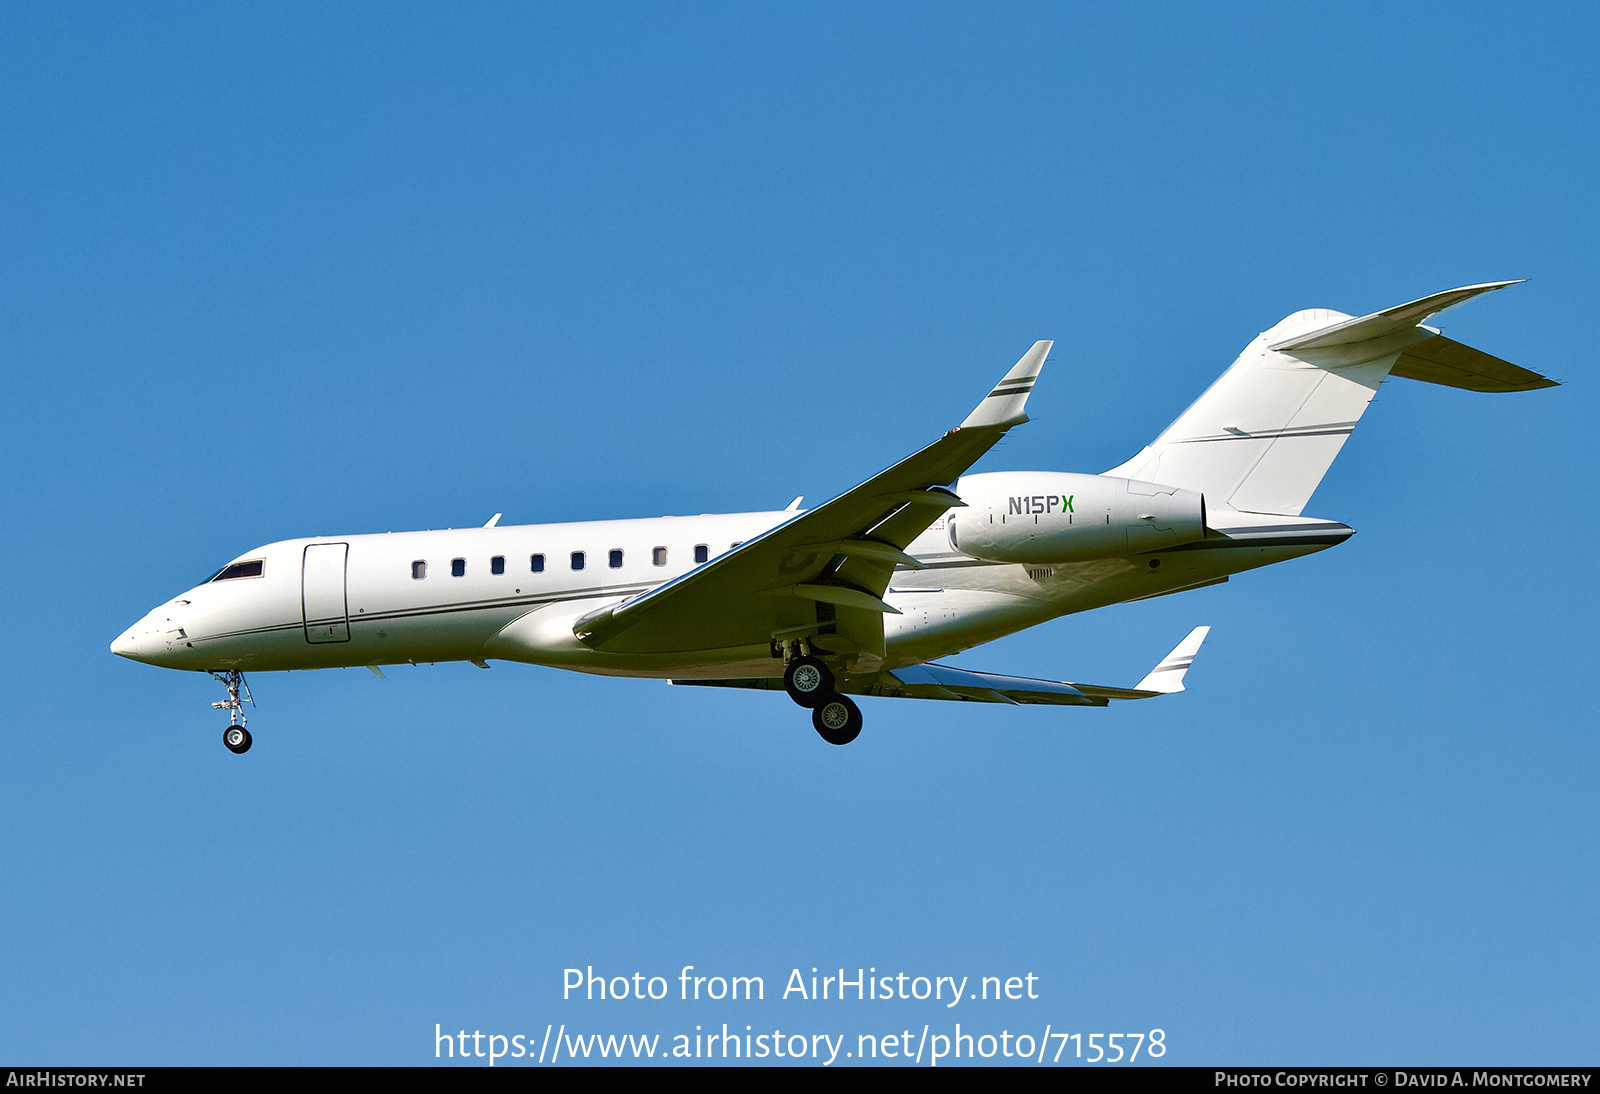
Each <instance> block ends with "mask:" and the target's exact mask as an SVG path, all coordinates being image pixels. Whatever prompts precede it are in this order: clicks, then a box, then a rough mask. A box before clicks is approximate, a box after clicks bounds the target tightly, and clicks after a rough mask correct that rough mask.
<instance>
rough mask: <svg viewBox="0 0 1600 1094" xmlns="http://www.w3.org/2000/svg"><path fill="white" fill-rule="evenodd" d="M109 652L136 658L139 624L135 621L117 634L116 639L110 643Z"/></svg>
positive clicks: (137, 653) (137, 654)
mask: <svg viewBox="0 0 1600 1094" xmlns="http://www.w3.org/2000/svg"><path fill="white" fill-rule="evenodd" d="M111 652H112V653H114V654H116V655H117V656H118V657H132V658H137V657H138V656H139V625H138V624H137V623H136V624H134V625H133V626H131V627H129V628H128V629H127V630H125V631H123V632H122V633H121V634H119V635H118V636H117V640H116V641H115V642H113V643H111Z"/></svg>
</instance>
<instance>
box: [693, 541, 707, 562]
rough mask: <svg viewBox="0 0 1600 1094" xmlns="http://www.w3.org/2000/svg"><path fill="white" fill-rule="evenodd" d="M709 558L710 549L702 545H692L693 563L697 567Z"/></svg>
mask: <svg viewBox="0 0 1600 1094" xmlns="http://www.w3.org/2000/svg"><path fill="white" fill-rule="evenodd" d="M710 557H711V548H709V547H707V546H706V545H705V544H704V543H696V544H695V545H694V561H695V564H696V565H698V564H699V563H702V562H704V561H705V560H706V559H708V558H710Z"/></svg>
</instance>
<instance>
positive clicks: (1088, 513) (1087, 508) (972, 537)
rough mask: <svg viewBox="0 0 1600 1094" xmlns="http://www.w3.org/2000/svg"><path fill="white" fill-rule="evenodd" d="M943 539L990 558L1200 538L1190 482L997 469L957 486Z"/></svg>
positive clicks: (1104, 553)
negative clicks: (1184, 485) (956, 502)
mask: <svg viewBox="0 0 1600 1094" xmlns="http://www.w3.org/2000/svg"><path fill="white" fill-rule="evenodd" d="M956 493H957V494H959V495H960V496H961V500H962V501H964V502H966V503H967V507H966V508H965V509H954V510H951V513H950V518H949V520H948V524H947V527H948V528H949V529H950V545H951V546H952V547H954V548H955V549H956V550H958V551H961V552H964V553H965V554H968V555H971V556H972V557H974V558H981V559H985V560H987V561H990V562H1025V563H1051V562H1079V561H1083V560H1087V559H1095V558H1122V557H1126V556H1128V555H1138V554H1146V553H1148V552H1151V551H1160V550H1164V549H1166V548H1169V547H1178V546H1181V545H1183V544H1185V543H1194V542H1196V541H1198V540H1200V539H1203V538H1205V534H1206V499H1205V496H1204V495H1203V494H1199V493H1196V492H1195V491H1193V490H1180V489H1179V488H1177V487H1175V486H1160V485H1157V484H1156V483H1153V482H1140V481H1138V480H1136V479H1116V478H1111V477H1109V476H1106V475H1074V474H1070V473H1067V472H1060V471H996V472H991V473H988V474H982V475H967V476H965V477H963V478H962V479H961V481H960V483H958V484H957V486H956Z"/></svg>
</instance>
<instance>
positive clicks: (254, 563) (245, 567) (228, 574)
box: [211, 558, 266, 581]
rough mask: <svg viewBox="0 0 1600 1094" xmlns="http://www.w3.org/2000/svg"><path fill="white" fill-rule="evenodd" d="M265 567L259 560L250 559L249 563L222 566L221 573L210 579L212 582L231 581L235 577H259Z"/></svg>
mask: <svg viewBox="0 0 1600 1094" xmlns="http://www.w3.org/2000/svg"><path fill="white" fill-rule="evenodd" d="M265 565H266V563H265V562H263V561H262V560H261V559H259V558H256V559H251V560H250V561H249V562H235V563H234V564H233V565H232V566H224V567H223V568H222V571H221V572H220V573H219V574H217V576H216V577H214V578H212V579H211V580H212V581H232V580H233V579H234V578H236V577H260V576H261V573H262V569H263V567H264V566H265Z"/></svg>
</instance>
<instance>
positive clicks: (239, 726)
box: [211, 669, 256, 756]
mask: <svg viewBox="0 0 1600 1094" xmlns="http://www.w3.org/2000/svg"><path fill="white" fill-rule="evenodd" d="M211 675H212V676H214V677H215V678H216V679H217V680H218V681H220V682H221V683H222V685H223V686H224V687H226V688H227V689H228V699H227V701H226V702H222V703H212V704H211V705H212V707H213V708H214V709H216V710H226V711H227V712H228V728H227V729H225V730H223V731H222V747H224V748H226V749H227V750H228V751H229V752H232V753H233V754H234V755H235V756H241V755H243V754H244V753H246V752H249V751H250V731H249V730H248V729H246V728H245V727H244V726H245V716H244V704H245V702H246V701H248V702H249V704H250V705H251V706H255V705H256V700H255V696H253V695H251V694H250V685H249V684H247V683H245V682H244V673H242V672H239V671H238V670H237V669H230V670H229V671H227V672H213V673H212V674H211ZM240 691H243V692H244V700H241V699H240V698H239V693H240Z"/></svg>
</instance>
